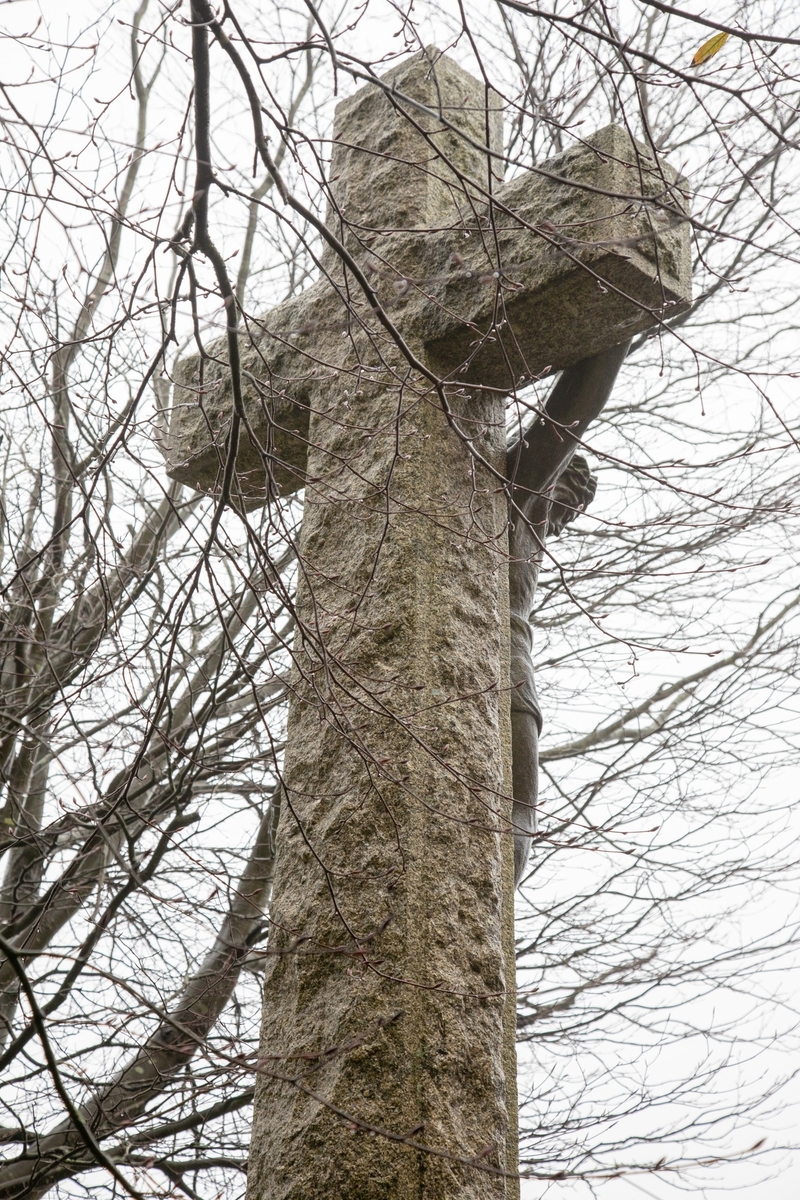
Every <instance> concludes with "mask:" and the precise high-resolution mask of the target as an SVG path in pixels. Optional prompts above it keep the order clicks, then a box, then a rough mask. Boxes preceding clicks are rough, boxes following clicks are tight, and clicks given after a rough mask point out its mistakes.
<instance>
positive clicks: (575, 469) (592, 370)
mask: <svg viewBox="0 0 800 1200" xmlns="http://www.w3.org/2000/svg"><path fill="white" fill-rule="evenodd" d="M629 344H630V343H627V342H626V343H624V344H622V345H619V346H614V347H612V349H611V350H607V351H605V352H604V353H603V354H597V355H595V356H594V357H592V358H585V359H583V360H582V361H581V362H579V363H576V364H575V366H573V367H569V368H568V369H567V370H566V371H564V372H563V373H562V374H561V376H560V377H559V379H558V382H557V383H556V385H555V387H554V388H553V390H552V392H551V393H550V396H549V397H548V400H547V404H546V406H545V415H544V416H543V417H540V418H539V419H538V420H537V421H535V422H534V424H533V425H532V426H531V427H530V429H528V430H527V431H526V432H525V433H524V434H523V436H522V437H521V438H520V439H519V441H517V442H515V443H514V445H512V446H511V447H510V448H509V451H508V477H509V479H510V480H511V484H512V486H511V500H510V504H509V521H510V525H511V536H510V553H511V565H510V572H509V591H510V605H511V687H512V691H511V735H512V751H513V761H512V769H513V785H514V807H513V823H514V878H515V882H516V883H517V884H519V882H520V880H521V879H522V875H523V873H524V871H525V865H526V863H527V861H528V851H529V847H530V842H531V838H532V837H533V835H534V834H535V832H536V801H537V795H538V776H539V735H540V733H541V729H542V714H541V709H540V708H539V701H538V698H537V696H536V684H535V681H534V671H533V660H532V658H531V647H532V640H533V632H532V630H531V626H530V616H531V612H532V610H533V604H534V599H535V596H536V581H537V577H538V573H539V565H540V563H541V560H542V553H543V551H544V546H545V541H546V539H547V537H548V536H551V537H552V536H555V537H557V536H558V535H559V534H560V533H561V531H562V530H563V529H564V527H565V525H567V524H569V522H570V521H571V520H573V519H574V518H575V516H577V514H578V513H579V512H581V511H582V510H583V509H584V508H586V506H587V504H589V503H590V502H591V500H592V499H593V498H594V494H595V490H596V486H597V483H596V480H595V477H594V476H593V475H592V474H591V472H590V470H589V466H588V463H587V462H586V459H585V458H583V457H582V455H580V454H577V453H576V448H577V446H578V444H579V442H580V440H581V438H582V437H583V435H584V433H585V432H586V429H587V428H588V426H589V424H590V423H591V422H592V421H593V420H594V418H595V417H597V416H598V415H599V413H600V412H601V411H602V409H603V407H604V405H605V403H606V401H607V400H608V397H609V396H610V395H611V390H612V388H613V386H614V381H615V379H616V377H617V373H618V371H619V369H620V367H621V366H622V363H623V361H624V359H625V355H626V354H627V351H628V345H629Z"/></svg>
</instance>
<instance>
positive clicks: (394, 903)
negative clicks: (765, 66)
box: [249, 60, 518, 1200]
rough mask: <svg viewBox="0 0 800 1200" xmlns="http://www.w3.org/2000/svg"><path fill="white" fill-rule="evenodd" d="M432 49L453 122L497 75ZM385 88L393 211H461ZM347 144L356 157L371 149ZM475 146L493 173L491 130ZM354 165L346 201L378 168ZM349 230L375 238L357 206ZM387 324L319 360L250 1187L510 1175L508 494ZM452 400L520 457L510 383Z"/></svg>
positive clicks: (321, 353) (405, 1190)
mask: <svg viewBox="0 0 800 1200" xmlns="http://www.w3.org/2000/svg"><path fill="white" fill-rule="evenodd" d="M428 74H429V65H428V63H427V62H423V61H420V60H417V61H416V62H414V63H412V64H411V65H410V67H409V65H404V67H402V68H401V69H400V71H399V72H397V73H395V75H394V78H395V80H397V79H398V78H401V79H402V80H403V81H404V82H405V83H406V84H407V85H408V86H414V87H415V88H416V89H417V94H419V92H420V91H422V92H423V94H426V95H427V96H428V99H429V100H430V99H431V96H430V90H431V87H432V84H433V82H435V83H436V84H437V85H438V88H439V97H440V98H441V99H442V102H443V103H444V104H445V105H448V106H449V107H450V111H451V112H452V116H453V119H454V120H455V121H457V120H458V119H459V113H460V112H466V113H467V115H468V118H469V120H470V121H474V120H475V114H476V113H477V112H478V111H479V110H480V111H481V112H484V110H485V96H484V93H483V89H482V87H480V85H478V84H477V83H476V81H473V80H471V79H470V77H469V76H467V75H466V74H465V73H464V72H462V71H460V69H459V68H457V67H456V66H455V65H454V64H451V63H448V62H447V61H446V60H444V61H443V63H441V64H439V65H438V67H437V72H436V78H435V81H434V80H431V79H430V78H428V80H427V83H426V77H427V76H428ZM423 84H425V86H427V88H428V92H427V93H425V91H424V88H423ZM470 105H471V106H472V108H470ZM370 106H374V107H375V110H374V111H373V116H372V121H373V122H374V124H375V127H376V128H379V129H381V131H382V133H385V134H386V138H385V139H384V140H382V141H381V142H380V143H379V144H378V145H376V147H375V153H377V154H381V153H384V152H385V150H386V147H387V146H390V147H391V148H392V155H393V157H392V160H391V170H390V169H388V168H387V169H386V170H385V171H384V172H382V173H379V180H380V188H379V187H378V185H377V184H375V185H374V186H373V188H372V193H373V201H374V209H373V211H374V212H376V213H380V214H381V216H380V220H381V221H383V220H388V219H389V214H390V213H391V211H392V205H393V203H394V201H395V199H396V197H398V196H400V195H402V196H403V197H404V205H405V207H404V208H403V212H402V217H403V220H404V221H405V222H408V223H411V224H413V226H414V227H415V228H423V229H424V228H429V227H431V226H435V224H436V222H440V221H444V220H450V221H453V220H457V219H459V209H458V204H459V203H461V204H462V205H463V204H466V192H465V191H464V189H463V187H462V189H461V195H460V199H459V197H458V196H457V195H456V190H457V189H456V184H455V183H453V182H452V181H450V182H449V183H448V184H447V187H446V189H445V192H444V194H443V193H442V191H441V190H440V188H441V187H444V186H445V185H443V184H442V182H441V179H440V178H439V177H438V176H436V177H432V176H431V174H430V170H429V168H430V163H429V162H428V163H426V162H425V160H424V148H425V147H424V142H423V145H422V147H420V146H419V145H416V148H415V144H414V142H413V141H412V142H410V143H409V142H407V141H404V140H403V139H404V129H403V122H404V118H403V117H402V116H400V117H395V115H394V112H393V110H392V108H391V105H390V104H389V102H388V101H387V100H386V99H385V97H382V96H380V94H378V93H375V92H371V93H370V94H368V95H367V96H366V97H365V96H356V97H354V99H353V100H351V101H347V102H345V104H344V105H342V106H341V109H340V111H339V113H338V114H337V128H338V129H339V130H340V132H341V135H342V139H343V140H344V141H349V142H353V141H355V138H354V137H351V136H350V133H351V126H350V123H349V118H350V116H352V118H353V121H355V122H356V124H357V133H358V138H359V139H360V140H362V141H366V140H367V135H368V131H369V128H370V119H369V111H366V112H365V108H366V109H367V110H369V108H370ZM391 119H394V120H396V121H398V122H399V123H400V124H399V126H398V135H397V137H396V138H395V137H392V136H391V130H387V126H388V123H389V121H390V120H391ZM484 120H485V116H484ZM483 140H485V139H483ZM403 157H405V158H407V159H409V160H413V161H409V162H404V161H398V159H401V158H403ZM428 157H429V158H431V155H429V156H428ZM345 158H346V162H345V164H344V166H343V174H344V179H345V180H347V179H350V178H351V174H352V173H356V172H357V171H358V170H361V171H366V170H367V168H368V166H369V162H368V159H366V158H365V157H364V156H363V155H362V154H361V153H360V152H359V153H356V152H354V151H353V152H347V153H346V154H345ZM462 158H463V159H464V160H465V165H466V166H467V167H468V168H469V170H470V172H471V173H472V174H473V175H475V176H476V177H480V176H481V174H482V175H483V177H484V178H485V176H486V174H487V163H486V156H485V155H483V156H482V155H481V154H480V152H478V151H475V150H470V153H469V154H463V155H462ZM381 161H386V160H381ZM432 161H433V163H434V165H436V159H435V157H433V160H432ZM437 170H441V168H440V167H438V166H437ZM337 173H338V172H337V171H336V169H334V171H333V174H334V175H336V174H337ZM420 174H421V175H422V181H421V182H420V180H419V179H418V176H419V175H420ZM342 178H343V176H342V174H341V173H340V179H339V181H334V187H335V189H336V190H335V194H336V198H337V200H338V202H339V204H340V205H341V207H342V210H343V211H344V213H345V215H347V214H348V213H349V211H350V209H351V206H352V205H353V204H354V203H356V201H355V199H354V197H355V196H356V195H358V194H359V193H358V189H357V187H356V186H355V183H354V182H353V181H352V179H351V183H352V186H351V187H350V189H349V190H347V189H344V186H343V184H342V182H341V181H342ZM432 178H433V183H432V182H431V180H432ZM356 182H357V180H356ZM406 184H408V186H407V187H406ZM417 184H419V186H417ZM337 185H338V186H337ZM342 190H344V191H345V195H344V196H343V195H342ZM448 204H449V206H450V207H449V209H448V208H447V205H448ZM357 216H358V220H359V221H360V219H361V213H360V210H359V211H358V213H357ZM331 219H332V220H333V219H334V218H333V217H332V218H331ZM396 224H397V221H396V219H395V226H396ZM343 234H344V236H345V239H346V240H347V241H348V244H349V246H350V248H351V250H352V251H353V252H354V253H358V254H359V256H360V257H361V256H362V255H363V254H364V253H366V251H363V250H362V248H361V246H360V243H359V237H360V235H361V230H359V229H358V228H356V229H355V230H353V229H344V230H343ZM368 236H370V237H371V235H370V234H368ZM419 241H420V245H421V248H422V249H423V250H424V245H425V243H426V241H427V238H426V237H425V236H424V235H423V236H421V237H420V238H419ZM372 248H373V251H374V250H376V249H377V250H378V251H379V249H380V246H379V245H378V243H377V239H376V240H374V241H373V243H372ZM332 269H333V267H332ZM370 324H371V331H370V332H369V333H367V332H363V331H359V330H358V329H357V328H356V327H355V325H354V327H353V328H352V329H351V330H350V332H349V334H348V337H347V339H346V346H345V347H344V348H343V347H342V342H343V340H344V339H342V335H341V331H340V330H339V329H335V328H334V329H329V328H326V327H324V324H323V327H322V328H317V329H316V330H315V331H314V334H313V342H314V347H315V354H316V357H317V359H318V360H319V361H321V362H329V363H336V362H341V363H342V366H341V368H340V369H339V371H338V373H337V372H336V371H331V372H330V374H329V375H327V376H326V378H325V381H324V383H323V384H320V385H319V386H318V389H317V390H316V391H314V392H313V396H312V401H311V405H310V417H309V426H308V434H307V439H308V446H309V454H308V462H307V473H306V479H307V485H306V492H305V509H304V516H303V530H302V539H301V561H302V565H303V569H302V576H301V583H300V588H299V595H298V600H297V611H298V617H299V622H300V630H299V632H298V634H297V636H296V646H295V661H296V671H295V678H294V684H293V687H294V695H293V699H292V703H291V710H290V718H289V731H288V749H287V754H286V763H285V775H284V777H285V785H286V801H285V807H284V810H283V814H282V821H281V828H280V831H279V854H278V862H277V868H276V878H275V889H274V902H273V906H272V909H271V913H270V917H271V921H272V925H271V932H270V942H269V957H268V965H267V971H266V979H265V1007H264V1025H263V1041H262V1047H261V1054H262V1060H261V1061H262V1073H261V1076H260V1079H259V1083H258V1088H257V1099H256V1109H255V1118H254V1129H253V1139H252V1154H251V1165H250V1172H249V1195H250V1200H301V1198H302V1200H317V1198H319V1200H322V1198H323V1197H325V1198H326V1200H329V1198H331V1197H340V1196H341V1197H347V1198H348V1200H378V1198H380V1200H420V1198H422V1197H431V1198H433V1197H436V1200H513V1197H515V1196H516V1195H518V1181H517V1179H516V1177H515V1175H516V1169H517V1167H516V1163H517V1160H516V1078H515V1058H514V1050H513V1036H514V1019H513V1018H514V1007H515V997H514V953H513V952H514V946H513V923H512V922H513V915H512V905H513V883H512V878H511V872H512V869H513V867H512V841H511V837H510V836H509V834H508V829H509V822H510V783H509V779H510V775H509V773H508V765H509V761H510V733H509V725H510V722H509V713H508V694H507V691H506V687H507V671H508V667H507V646H506V643H507V630H508V611H507V558H506V553H507V550H506V513H505V497H504V495H503V494H502V492H500V491H498V489H497V484H496V480H495V479H494V478H493V477H492V476H491V475H490V474H489V473H488V472H484V471H478V472H476V471H475V470H474V469H473V460H472V456H471V455H470V452H469V448H468V447H467V446H466V445H465V444H464V442H463V440H462V439H461V438H460V437H459V436H458V434H457V433H456V432H454V430H453V429H452V428H450V427H449V426H448V423H447V420H446V418H445V415H444V412H443V408H442V404H441V401H440V397H439V396H438V395H437V393H436V391H435V389H433V388H432V387H431V385H430V383H429V382H428V381H427V380H426V379H425V378H424V377H421V376H420V375H418V374H416V373H414V372H411V371H409V369H408V365H407V363H406V362H405V361H404V360H403V358H402V356H401V355H400V353H399V352H398V350H397V348H396V347H395V345H394V344H393V343H392V342H391V340H390V339H389V338H388V337H387V335H386V334H385V333H384V332H382V331H380V330H376V329H375V325H374V322H371V323H370ZM409 336H410V337H411V338H412V345H413V349H414V351H415V352H416V353H419V354H424V345H423V344H422V343H421V342H420V341H419V340H418V339H416V338H415V337H414V334H413V331H411V332H410V333H409ZM320 369H321V368H320ZM452 403H453V404H454V405H455V406H456V408H457V409H458V410H459V414H460V419H461V421H462V422H463V424H464V426H465V428H466V430H467V431H468V433H469V434H470V436H472V437H474V438H475V440H476V441H475V444H476V445H477V446H478V448H479V449H480V450H481V452H482V453H483V454H484V455H485V456H486V457H487V458H489V459H490V460H491V461H492V463H493V465H494V466H495V468H496V469H502V466H503V463H504V460H505V434H504V420H503V401H502V397H500V396H498V395H497V394H491V393H488V394H486V393H483V394H470V393H468V392H465V391H464V390H463V389H462V391H461V392H459V393H456V392H454V394H453V396H452ZM287 1077H288V1078H287ZM347 1117H350V1118H354V1119H355V1120H356V1121H357V1122H361V1123H363V1124H362V1125H360V1126H359V1125H357V1126H356V1127H355V1128H353V1127H352V1126H351V1124H349V1123H348V1120H347V1119H346V1118H347ZM363 1126H371V1127H374V1128H377V1129H379V1130H383V1131H388V1132H390V1133H391V1134H393V1135H399V1136H400V1137H401V1138H403V1137H405V1138H407V1139H408V1142H409V1143H410V1144H404V1143H403V1142H402V1141H397V1140H391V1139H389V1138H386V1137H384V1136H381V1134H378V1135H376V1136H372V1135H371V1134H370V1133H369V1132H366V1131H365V1130H364V1128H363ZM415 1146H417V1147H419V1146H423V1147H430V1148H431V1149H432V1150H434V1151H435V1152H438V1153H436V1154H430V1153H427V1152H426V1151H425V1150H423V1149H418V1148H415ZM470 1158H478V1159H479V1163H478V1165H477V1166H469V1165H466V1164H465V1163H463V1162H461V1161H458V1160H463V1159H470ZM482 1168H489V1170H486V1169H482Z"/></svg>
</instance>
